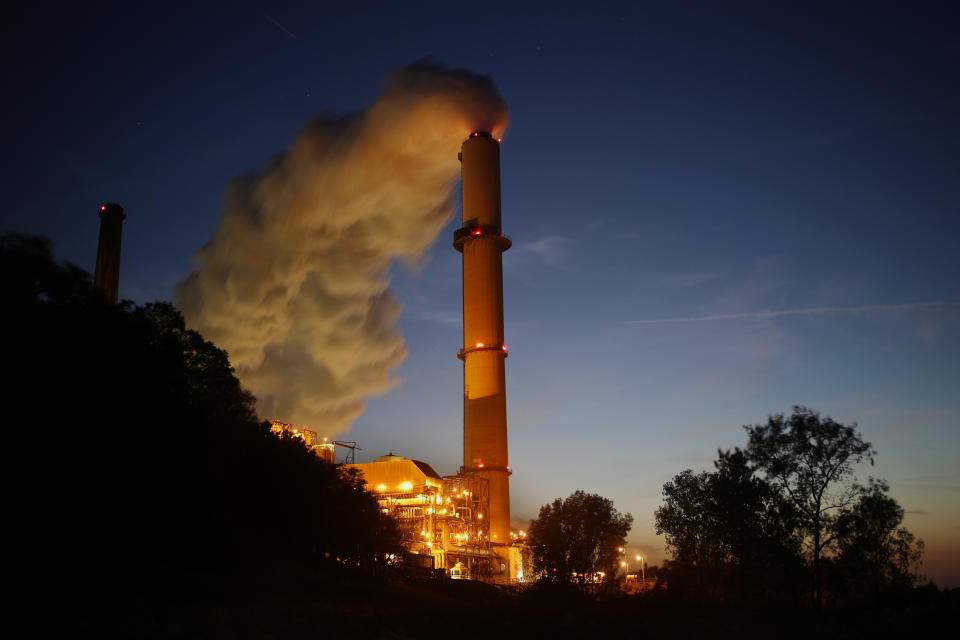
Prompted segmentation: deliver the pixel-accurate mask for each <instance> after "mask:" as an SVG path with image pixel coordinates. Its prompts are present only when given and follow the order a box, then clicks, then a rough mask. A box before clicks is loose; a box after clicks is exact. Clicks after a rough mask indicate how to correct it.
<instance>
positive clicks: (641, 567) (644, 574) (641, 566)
mask: <svg viewBox="0 0 960 640" xmlns="http://www.w3.org/2000/svg"><path fill="white" fill-rule="evenodd" d="M637 560H639V561H640V575H641V576H642V577H643V584H644V586H646V584H647V571H646V569H645V568H644V566H643V556H639V555H638V556H637Z"/></svg>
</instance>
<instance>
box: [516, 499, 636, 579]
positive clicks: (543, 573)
mask: <svg viewBox="0 0 960 640" xmlns="http://www.w3.org/2000/svg"><path fill="white" fill-rule="evenodd" d="M632 526H633V516H631V515H630V514H629V513H625V514H621V513H620V512H618V511H617V510H616V509H615V508H614V506H613V501H611V500H609V499H608V498H604V497H602V496H598V495H596V494H593V493H584V492H583V491H575V492H574V493H572V494H571V495H570V497H568V498H567V499H565V500H560V499H559V498H558V499H556V500H554V501H553V503H551V504H546V505H543V506H542V507H540V513H539V515H538V516H537V518H536V519H535V520H534V521H533V522H531V523H530V528H529V530H528V532H527V541H528V544H529V545H530V548H531V549H532V550H533V566H534V571H536V572H537V573H539V574H540V579H541V580H545V581H548V582H561V583H562V582H577V583H579V584H581V585H582V584H583V583H584V580H585V579H586V576H587V575H593V574H596V573H597V572H600V571H603V572H604V573H605V574H606V575H607V576H611V577H612V576H613V575H614V573H615V572H616V570H617V567H618V563H619V561H620V552H619V551H618V548H619V547H622V546H623V544H624V542H625V540H626V536H627V533H628V532H629V531H630V528H631V527H632ZM574 574H576V577H574Z"/></svg>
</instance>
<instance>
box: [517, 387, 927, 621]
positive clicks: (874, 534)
mask: <svg viewBox="0 0 960 640" xmlns="http://www.w3.org/2000/svg"><path fill="white" fill-rule="evenodd" d="M745 429H746V431H747V436H748V444H747V446H746V448H744V449H740V448H735V449H734V450H732V451H718V455H717V460H716V461H715V462H714V470H713V471H709V472H708V471H703V472H701V473H694V472H693V471H692V470H690V469H687V470H685V471H682V472H681V473H679V474H677V475H676V476H674V478H673V479H672V480H671V481H669V482H667V483H666V484H665V485H664V487H663V496H664V502H663V505H662V506H660V507H659V508H658V509H657V510H656V512H655V514H654V519H655V524H656V531H657V534H658V535H664V536H665V537H666V547H667V551H668V552H669V553H670V554H671V556H672V557H671V558H670V559H669V560H667V561H666V562H665V563H664V566H663V567H661V568H660V570H659V571H658V572H657V573H658V580H659V581H660V583H661V584H666V585H668V587H669V590H670V591H671V593H673V594H674V595H678V596H680V597H690V598H695V599H707V600H721V601H740V602H743V601H755V600H770V599H778V600H793V601H799V600H803V599H809V600H810V601H811V602H812V603H813V604H814V605H815V606H817V607H820V606H822V604H823V602H824V600H825V599H829V600H830V601H831V603H833V604H841V605H842V604H849V603H865V602H867V603H876V602H878V601H879V600H880V599H882V598H883V597H885V596H889V595H895V594H897V593H900V594H902V593H904V592H905V591H906V590H909V589H910V588H912V587H913V586H915V585H916V584H917V582H918V580H919V576H918V575H917V574H916V570H917V569H918V567H919V566H920V561H921V557H922V553H923V541H922V540H918V539H917V538H916V537H915V536H914V535H913V534H912V533H910V532H909V531H908V530H907V529H906V528H904V527H903V526H902V523H903V515H904V511H903V508H902V507H901V506H900V505H899V504H897V502H896V500H895V499H894V498H893V497H892V496H890V494H889V491H890V488H889V486H888V484H887V483H886V482H885V481H883V480H878V479H874V478H870V479H869V480H868V481H867V482H866V484H860V483H858V482H857V480H856V477H855V473H854V472H855V468H856V466H857V465H859V464H861V463H867V462H868V463H870V464H872V463H873V460H874V456H875V455H876V451H875V450H874V449H873V447H872V445H871V444H870V443H869V442H866V441H865V440H864V439H863V436H862V435H861V434H860V432H858V431H857V429H856V425H855V424H854V425H844V424H840V423H838V422H835V421H834V420H832V419H830V418H827V417H821V416H820V414H819V413H817V412H816V411H814V410H811V409H808V408H806V407H800V406H798V407H794V408H793V411H792V413H791V414H790V415H784V414H776V415H771V416H769V419H768V421H767V422H766V423H765V424H760V425H753V426H747V427H745ZM632 522H633V518H632V516H631V515H630V514H620V513H619V512H618V511H617V510H616V509H615V508H614V506H613V502H612V501H610V500H609V499H607V498H603V497H602V496H599V495H595V494H588V493H585V492H583V491H577V492H575V493H574V494H572V495H571V496H570V497H568V498H566V499H565V500H560V499H557V500H555V501H554V502H553V503H551V504H547V505H544V506H543V507H541V509H540V512H539V514H538V517H537V518H536V519H535V520H533V522H532V523H531V524H530V530H529V537H528V540H529V544H530V548H531V552H532V560H533V569H534V572H535V573H536V575H537V576H538V579H539V580H540V581H541V582H547V583H558V582H559V583H575V584H578V585H580V586H581V588H582V587H583V586H584V583H585V582H587V581H591V582H592V581H595V580H596V576H602V577H603V578H604V580H603V581H604V582H606V583H608V585H607V586H608V587H610V586H611V585H610V584H609V583H611V582H612V581H613V580H614V576H616V575H617V570H618V568H619V566H618V565H620V562H621V560H622V558H621V557H620V555H619V554H618V551H622V549H621V547H622V546H623V545H624V542H625V540H626V535H627V533H628V532H629V531H630V527H631V524H632Z"/></svg>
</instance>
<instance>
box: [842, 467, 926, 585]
mask: <svg viewBox="0 0 960 640" xmlns="http://www.w3.org/2000/svg"><path fill="white" fill-rule="evenodd" d="M889 491H890V487H889V486H888V485H887V483H886V482H884V481H883V480H876V479H874V478H871V479H870V481H869V483H868V484H867V486H865V487H858V498H857V501H856V502H855V503H854V504H853V505H852V506H851V507H850V508H849V509H846V510H844V511H843V512H842V513H841V514H840V515H839V516H838V517H837V520H836V523H835V526H834V529H835V532H836V539H837V556H836V559H835V561H834V563H833V574H834V583H835V590H836V591H838V592H840V593H846V594H849V595H851V596H853V597H857V596H866V597H868V598H876V597H877V596H878V595H879V594H880V593H881V592H883V591H884V590H886V589H888V588H891V587H893V588H905V587H912V586H914V584H915V583H916V582H917V580H918V576H917V575H916V574H915V573H914V571H915V570H916V569H917V568H918V567H919V565H920V559H921V557H922V555H923V541H922V540H918V539H917V538H916V537H915V536H914V535H913V534H912V533H910V532H909V531H908V530H907V529H905V528H904V527H901V526H900V525H901V523H902V522H903V508H902V507H901V506H900V505H899V504H897V501H896V500H894V499H893V498H892V497H891V496H890V495H889Z"/></svg>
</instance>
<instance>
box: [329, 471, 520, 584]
mask: <svg viewBox="0 0 960 640" xmlns="http://www.w3.org/2000/svg"><path fill="white" fill-rule="evenodd" d="M347 466H348V467H352V468H354V469H357V470H358V471H360V472H361V473H362V474H363V477H364V479H365V480H366V482H367V485H366V489H367V490H368V491H370V492H371V493H373V494H374V495H376V497H377V501H378V503H379V505H380V508H381V509H382V510H383V511H384V513H390V514H392V515H393V516H394V517H395V518H396V519H397V522H398V523H399V525H400V528H401V530H402V532H403V537H404V546H405V547H406V549H407V551H408V552H409V553H411V554H412V555H414V556H420V557H422V558H424V559H427V560H428V562H427V563H424V566H428V567H431V568H433V569H437V570H442V571H444V573H446V574H447V575H449V576H450V577H453V578H470V579H480V580H490V581H502V582H510V581H515V580H523V566H522V559H521V552H520V548H519V547H518V546H516V545H511V546H506V545H494V544H491V540H490V496H489V484H488V482H487V480H486V478H483V477H481V476H479V475H477V474H464V473H461V474H457V475H452V476H441V475H440V474H438V473H437V472H436V471H434V469H433V467H431V466H430V465H429V464H427V463H425V462H421V461H419V460H411V459H409V458H404V457H402V456H396V455H393V454H392V453H391V454H389V455H386V456H380V457H379V458H377V459H376V460H375V461H374V462H368V463H361V464H351V465H347ZM518 540H519V538H518Z"/></svg>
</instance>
